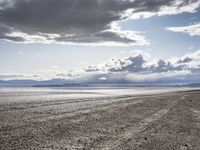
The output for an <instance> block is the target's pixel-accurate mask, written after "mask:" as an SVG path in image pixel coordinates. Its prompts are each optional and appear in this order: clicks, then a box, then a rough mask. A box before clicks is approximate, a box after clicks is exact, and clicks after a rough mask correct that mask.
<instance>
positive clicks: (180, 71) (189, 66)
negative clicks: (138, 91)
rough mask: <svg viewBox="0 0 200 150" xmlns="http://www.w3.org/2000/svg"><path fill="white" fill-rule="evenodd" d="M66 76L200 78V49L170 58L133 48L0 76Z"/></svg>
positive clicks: (94, 79) (86, 79)
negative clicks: (71, 65)
mask: <svg viewBox="0 0 200 150" xmlns="http://www.w3.org/2000/svg"><path fill="white" fill-rule="evenodd" d="M55 78H59V79H66V80H67V81H68V82H70V83H73V82H75V83H107V82H108V83H135V82H157V81H165V82H169V83H170V82H172V81H174V80H181V81H183V82H185V81H191V82H196V81H200V50H198V51H195V52H191V53H187V54H185V55H183V56H182V57H173V58H170V59H166V60H163V59H159V58H157V59H156V58H153V57H152V56H150V55H149V54H146V53H144V52H142V51H138V50H136V51H132V53H131V56H129V57H123V58H110V59H109V60H107V61H105V62H103V63H101V64H97V65H89V66H87V67H85V68H82V69H80V70H76V69H71V70H67V69H64V68H60V67H57V66H50V67H49V68H48V69H47V70H42V71H39V72H37V73H34V75H27V74H26V75H15V74H13V75H12V74H7V75H6V74H1V75H0V79H3V80H8V79H34V80H49V79H55Z"/></svg>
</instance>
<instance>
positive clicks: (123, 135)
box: [0, 90, 200, 150]
mask: <svg viewBox="0 0 200 150" xmlns="http://www.w3.org/2000/svg"><path fill="white" fill-rule="evenodd" d="M76 94H77V93H76ZM90 94H91V93H85V95H90ZM65 95H67V94H66V93H65V92H62V93H56V92H47V91H46V92H30V91H29V92H0V120H1V121H0V149H2V150H21V149H22V150H29V149H30V150H76V149H78V150H90V149H92V150H96V149H97V150H98V149H100V150H101V149H104V150H106V149H107V150H109V149H110V150H128V149H130V150H199V149H200V140H199V139H200V91H198V90H191V91H188V90H187V91H186V90H185V91H170V92H163V93H152V94H151V93H150V94H149V93H148V94H138V95H137V92H136V93H135V94H130V93H129V94H127V93H126V94H124V95H123V94H121V95H119V94H116V96H115V95H106V94H104V95H103V94H102V93H101V94H97V95H98V96H85V97H84V96H79V97H65Z"/></svg>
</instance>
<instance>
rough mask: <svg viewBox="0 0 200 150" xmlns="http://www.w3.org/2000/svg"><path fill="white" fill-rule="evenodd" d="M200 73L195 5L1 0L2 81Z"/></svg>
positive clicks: (181, 1) (194, 1)
mask: <svg viewBox="0 0 200 150" xmlns="http://www.w3.org/2000/svg"><path fill="white" fill-rule="evenodd" d="M198 76H200V0H146V1H143V0H42V1H41V0H0V80H12V79H34V80H49V79H55V78H61V79H66V80H70V81H79V82H81V81H88V82H90V81H91V82H92V81H95V82H106V81H110V82H116V83H117V82H119V81H120V82H121V81H130V82H145V81H148V82H149V81H160V80H162V81H168V80H170V81H173V80H178V79H180V80H182V81H183V82H184V81H188V80H189V81H191V82H197V81H199V82H200V77H199V78H198ZM191 79H195V80H194V81H193V80H191Z"/></svg>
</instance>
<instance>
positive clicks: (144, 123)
mask: <svg viewBox="0 0 200 150" xmlns="http://www.w3.org/2000/svg"><path fill="white" fill-rule="evenodd" d="M184 98H185V97H184V96H183V97H181V99H184ZM178 102H179V100H174V101H173V102H172V103H171V104H170V105H168V106H167V107H165V108H163V109H161V110H159V111H157V112H155V113H153V114H152V115H151V116H149V117H147V118H145V119H143V120H141V121H140V122H138V123H137V125H135V126H131V127H128V128H127V130H126V131H125V132H124V133H122V134H120V135H118V136H117V137H115V138H114V139H113V140H110V141H107V142H105V143H103V144H102V149H103V150H111V149H113V150H116V149H117V148H118V147H120V146H121V145H123V144H124V143H125V142H126V141H128V140H129V139H133V138H134V137H135V136H136V135H137V134H139V133H141V132H143V131H144V130H145V129H147V128H148V127H149V126H150V125H151V124H152V123H153V122H155V121H157V120H159V119H161V118H162V117H163V116H164V115H166V114H167V113H168V112H169V111H170V109H171V108H172V107H174V106H175V105H176V104H177V103H178Z"/></svg>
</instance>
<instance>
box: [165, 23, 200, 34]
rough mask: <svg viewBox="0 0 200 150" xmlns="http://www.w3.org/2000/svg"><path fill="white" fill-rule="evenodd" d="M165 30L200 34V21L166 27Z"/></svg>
mask: <svg viewBox="0 0 200 150" xmlns="http://www.w3.org/2000/svg"><path fill="white" fill-rule="evenodd" d="M167 30H169V31H173V32H181V33H185V34H188V35H190V36H200V23H197V24H193V25H190V26H183V27H168V28H167Z"/></svg>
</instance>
